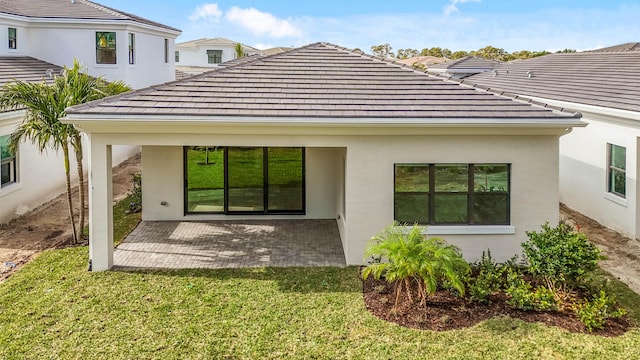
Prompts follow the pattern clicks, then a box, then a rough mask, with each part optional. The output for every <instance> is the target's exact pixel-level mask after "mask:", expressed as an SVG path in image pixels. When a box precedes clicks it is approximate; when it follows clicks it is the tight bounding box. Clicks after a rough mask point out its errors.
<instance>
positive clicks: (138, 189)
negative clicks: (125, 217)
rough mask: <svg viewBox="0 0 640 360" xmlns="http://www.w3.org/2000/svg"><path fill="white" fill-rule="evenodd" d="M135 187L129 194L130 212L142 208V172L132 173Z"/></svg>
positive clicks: (135, 211)
mask: <svg viewBox="0 0 640 360" xmlns="http://www.w3.org/2000/svg"><path fill="white" fill-rule="evenodd" d="M131 178H132V179H131V182H132V183H133V187H132V188H131V190H129V192H128V193H127V195H128V196H129V198H130V199H131V202H130V203H129V210H128V214H131V213H137V212H140V211H141V210H142V175H141V174H140V173H137V174H131Z"/></svg>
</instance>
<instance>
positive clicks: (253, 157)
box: [226, 147, 265, 212]
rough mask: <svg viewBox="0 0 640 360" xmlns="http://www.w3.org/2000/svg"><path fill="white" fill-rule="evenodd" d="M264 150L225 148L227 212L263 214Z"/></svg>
mask: <svg viewBox="0 0 640 360" xmlns="http://www.w3.org/2000/svg"><path fill="white" fill-rule="evenodd" d="M264 169H265V168H264V149H263V148H255V147H228V148H227V187H226V188H227V212H264V209H265V206H264V194H265V191H264Z"/></svg>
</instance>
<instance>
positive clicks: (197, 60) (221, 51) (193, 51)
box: [174, 38, 262, 74]
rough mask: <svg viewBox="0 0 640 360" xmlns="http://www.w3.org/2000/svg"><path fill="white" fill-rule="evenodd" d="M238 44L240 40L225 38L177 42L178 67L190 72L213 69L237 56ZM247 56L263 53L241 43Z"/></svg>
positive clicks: (197, 72)
mask: <svg viewBox="0 0 640 360" xmlns="http://www.w3.org/2000/svg"><path fill="white" fill-rule="evenodd" d="M236 44H238V42H235V41H232V40H229V39H224V38H213V39H208V38H205V39H197V40H192V41H187V42H183V43H179V44H176V50H175V54H174V55H175V62H176V68H177V69H179V70H181V71H184V72H186V73H189V74H199V73H203V72H205V71H208V70H213V69H214V68H216V67H217V66H218V65H219V64H221V63H224V62H227V61H231V60H234V59H236V58H237V54H236V46H237V45H236ZM240 46H242V52H243V54H244V55H245V56H255V55H261V54H262V52H261V51H260V50H259V49H256V48H254V47H251V46H249V45H244V44H240Z"/></svg>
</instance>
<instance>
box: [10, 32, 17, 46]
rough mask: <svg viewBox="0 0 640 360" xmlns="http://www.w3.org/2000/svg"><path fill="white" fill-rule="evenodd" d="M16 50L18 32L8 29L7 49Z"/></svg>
mask: <svg viewBox="0 0 640 360" xmlns="http://www.w3.org/2000/svg"><path fill="white" fill-rule="evenodd" d="M17 48H18V30H16V28H9V49H17Z"/></svg>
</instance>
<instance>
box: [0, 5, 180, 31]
mask: <svg viewBox="0 0 640 360" xmlns="http://www.w3.org/2000/svg"><path fill="white" fill-rule="evenodd" d="M0 13H5V14H11V15H18V16H24V17H30V18H45V19H93V20H123V21H133V22H137V23H141V24H145V25H151V26H155V27H159V28H163V29H166V30H171V31H177V32H180V30H178V29H176V28H173V27H171V26H167V25H164V24H160V23H158V22H155V21H151V20H148V19H145V18H142V17H140V16H137V15H133V14H129V13H126V12H123V11H120V10H116V9H113V8H110V7H107V6H104V5H100V4H98V3H95V2H92V1H88V0H75V1H71V0H0Z"/></svg>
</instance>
